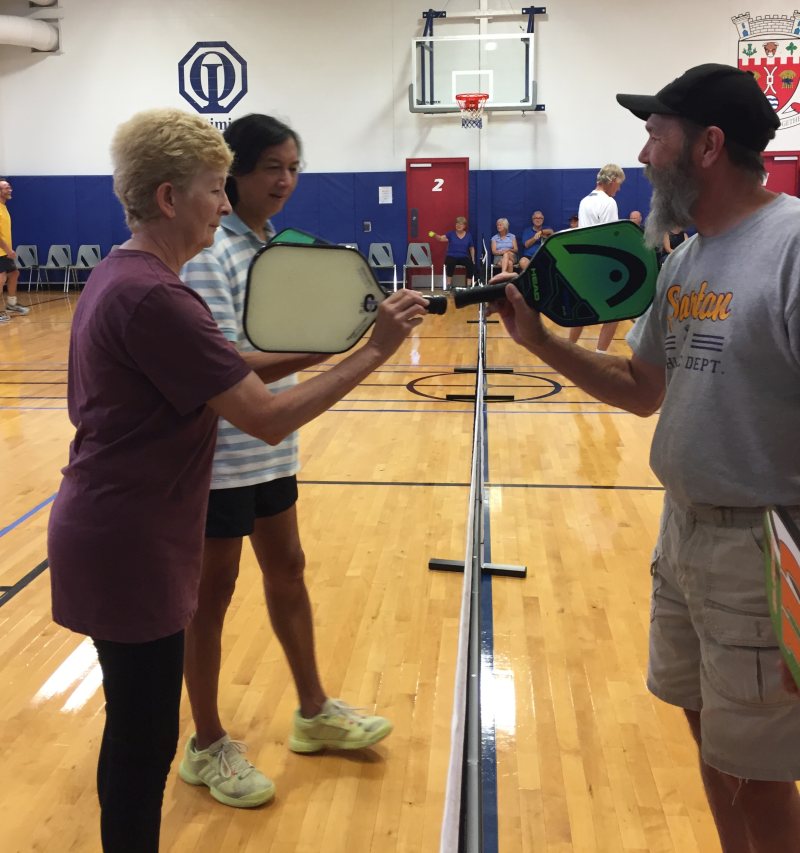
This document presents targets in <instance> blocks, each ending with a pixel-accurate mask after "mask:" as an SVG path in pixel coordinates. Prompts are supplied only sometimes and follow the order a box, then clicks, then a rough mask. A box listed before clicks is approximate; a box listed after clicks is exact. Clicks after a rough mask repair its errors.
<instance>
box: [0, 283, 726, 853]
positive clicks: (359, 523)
mask: <svg viewBox="0 0 800 853" xmlns="http://www.w3.org/2000/svg"><path fill="white" fill-rule="evenodd" d="M77 298H79V297H76V296H75V295H74V294H70V295H69V296H67V297H64V296H62V295H61V294H55V293H42V294H41V295H39V294H33V295H31V296H30V302H31V303H32V306H33V310H32V311H31V313H30V314H29V315H28V316H27V317H18V318H14V319H13V320H12V321H11V322H10V323H9V324H7V325H4V326H2V327H0V398H2V399H0V453H2V460H3V462H2V471H3V476H2V478H1V479H0V586H3V587H8V588H9V590H8V591H6V592H5V598H3V599H2V606H0V721H2V727H1V728H0V732H1V734H0V745H1V746H2V754H3V762H2V770H0V774H2V789H3V794H4V806H5V808H4V816H3V820H2V822H0V850H3V851H5V853H12V851H18V853H30V851H45V850H46V851H59V853H61V851H80V853H84V851H86V852H87V853H89V851H97V850H99V842H98V809H97V805H96V801H95V794H94V774H95V763H96V758H97V750H98V744H99V740H100V735H101V731H102V726H103V700H102V690H101V689H100V681H99V670H98V667H97V664H96V660H95V658H94V655H93V649H92V646H91V644H90V642H89V641H88V640H86V639H85V638H83V637H80V636H76V635H74V634H71V633H70V632H68V631H66V630H64V629H62V628H60V627H58V626H56V625H55V624H53V622H52V621H51V619H50V611H49V578H48V573H47V571H46V569H44V568H43V561H44V560H45V558H46V551H45V533H46V526H47V517H48V512H49V507H50V502H51V500H52V497H53V496H54V494H55V492H56V490H57V488H58V484H59V479H60V474H59V471H60V468H61V466H62V465H63V464H64V463H65V461H66V457H67V447H68V443H69V440H70V438H71V434H72V429H71V426H70V424H69V421H68V418H67V412H66V399H65V397H66V360H67V345H68V334H69V325H70V319H71V313H72V310H73V308H74V306H75V303H76V299H77ZM21 301H22V302H23V303H27V302H28V301H29V297H28V294H25V293H24V292H23V293H22V298H21ZM476 314H477V312H476V311H475V310H472V309H468V310H467V311H464V312H455V311H453V310H452V309H451V312H450V313H449V314H448V315H446V316H445V317H443V318H440V317H430V318H428V319H427V320H426V322H425V323H424V324H423V326H422V327H421V328H420V329H419V331H418V334H416V335H415V336H414V337H413V338H412V339H410V340H409V341H408V342H407V343H406V344H405V345H404V346H403V347H402V348H401V349H400V350H399V352H398V353H397V355H396V357H395V358H394V359H393V360H392V361H391V362H389V363H388V364H387V365H385V366H384V367H383V368H382V369H381V370H379V371H377V372H376V373H375V374H373V375H372V376H371V377H370V378H369V379H368V380H367V381H366V382H364V383H363V384H362V385H361V386H360V387H359V388H357V389H356V390H355V391H353V393H351V394H350V395H349V396H348V397H347V398H346V399H345V400H344V401H342V402H341V403H339V404H338V405H336V406H334V408H333V409H332V410H331V411H330V412H328V413H326V414H325V415H323V416H322V417H320V418H319V419H318V420H317V421H315V422H314V423H312V424H310V425H309V426H307V427H306V428H304V430H303V432H302V441H301V447H302V460H303V469H302V473H301V475H300V481H301V491H300V504H299V511H300V520H301V527H302V534H303V542H304V547H305V550H306V554H307V558H308V569H307V576H308V583H309V588H310V592H311V597H312V600H313V602H314V610H315V620H316V632H317V645H318V656H319V663H320V669H321V672H322V674H323V681H324V683H325V685H326V688H327V690H328V692H329V694H330V695H333V696H341V697H343V698H345V699H346V700H347V701H350V702H351V703H353V704H356V705H363V706H365V707H367V708H369V709H373V708H377V710H378V712H379V713H382V714H385V715H386V716H388V717H390V718H391V719H392V720H393V722H394V724H395V730H394V732H393V734H392V735H391V736H390V737H389V738H388V739H387V740H385V741H384V742H383V743H381V744H379V745H378V746H377V747H376V748H375V749H373V750H368V751H365V752H363V753H356V754H344V755H341V754H336V753H329V754H325V755H319V756H299V755H294V754H292V753H290V752H289V751H288V749H287V748H286V746H285V742H286V737H287V734H288V729H289V724H290V719H291V714H292V711H293V709H294V707H295V695H294V690H293V685H292V682H291V680H290V677H289V672H288V668H287V666H286V663H285V661H284V658H283V656H282V653H281V649H280V647H279V645H278V643H277V641H276V640H275V637H274V636H273V634H272V632H271V629H270V627H269V623H268V621H267V618H266V612H265V608H264V604H263V601H262V592H261V585H260V582H259V577H258V571H257V567H256V564H255V561H254V558H253V556H252V552H251V551H250V550H249V547H248V548H246V551H245V556H244V559H243V565H242V572H241V576H240V580H239V584H238V587H237V591H236V597H235V599H234V603H233V605H232V607H231V611H230V613H229V617H228V621H227V623H226V635H225V642H224V665H223V671H222V679H221V689H220V694H221V703H222V710H223V719H224V720H225V721H227V725H228V728H229V731H230V733H231V735H232V736H233V737H235V738H240V739H242V740H245V741H247V743H248V744H249V747H250V751H249V756H250V758H251V759H252V760H253V761H254V762H255V763H257V765H258V766H259V767H260V768H261V769H262V770H264V771H265V772H266V773H267V774H268V775H270V776H271V777H272V778H273V779H274V780H275V782H276V785H277V788H278V794H277V797H276V799H275V801H274V802H273V803H272V804H270V805H268V806H266V807H264V808H261V809H256V810H253V811H245V810H234V809H230V808H227V807H225V806H222V805H220V804H218V803H216V802H215V801H214V800H213V799H211V797H210V796H209V794H208V792H207V791H206V790H205V789H203V788H192V787H190V786H187V785H185V784H184V783H183V782H181V781H180V780H179V779H178V777H177V774H176V773H175V767H176V765H177V762H176V765H173V772H172V774H171V776H170V779H169V782H168V785H167V791H166V795H165V802H164V819H163V827H162V850H164V851H174V853H188V851H196V853H218V851H220V850H237V851H253V853H254V851H260V853H317V851H323V850H324V851H326V853H334V852H335V851H342V853H344V851H348V853H395V851H407V853H420V851H425V853H434V851H437V850H438V842H439V830H440V823H441V815H442V806H443V796H444V781H445V772H446V765H447V760H448V755H449V731H450V718H451V710H452V683H453V671H454V666H455V658H456V642H457V631H458V616H459V606H460V585H461V578H460V576H459V575H456V574H449V573H435V572H429V571H428V569H427V563H428V559H429V558H431V557H443V558H448V559H461V558H462V557H463V551H464V539H465V535H466V533H465V532H466V514H467V509H468V507H467V504H468V491H469V490H468V481H469V462H470V452H471V443H472V436H471V428H472V411H471V405H470V404H468V403H454V402H447V401H446V400H445V394H446V393H448V392H452V391H469V390H470V389H471V388H472V384H473V378H472V376H470V375H465V374H454V373H453V372H452V371H453V368H454V367H455V366H459V365H460V366H469V365H472V364H474V359H475V352H476V334H477V333H476V329H477V327H476V326H475V325H474V324H471V323H468V320H473V319H474V318H475V316H476ZM627 325H628V324H623V328H622V329H621V330H620V332H619V335H620V337H619V339H618V340H617V341H615V343H614V346H613V349H614V350H615V351H618V352H624V351H625V343H624V340H623V338H622V334H623V333H624V331H625V330H626V328H625V327H627ZM488 328H489V332H488V334H489V340H488V345H487V350H488V359H487V360H488V364H489V365H490V366H513V367H514V368H515V370H516V372H515V374H513V375H504V374H496V375H493V376H492V378H491V382H490V391H492V392H495V393H513V394H514V395H515V397H516V400H515V401H514V402H512V403H491V404H490V409H489V416H488V433H487V434H488V447H489V471H488V480H489V483H490V488H489V496H490V504H491V521H490V528H491V557H492V561H493V562H499V563H511V564H525V565H527V567H528V577H527V578H526V579H525V580H517V579H511V578H499V579H498V578H496V579H494V580H493V581H492V592H491V594H492V603H493V610H492V612H493V622H494V647H493V672H491V674H486V675H485V676H484V686H483V693H484V696H485V700H486V705H485V709H484V713H485V714H490V715H491V714H493V715H494V722H495V728H496V738H497V739H496V743H497V791H498V805H497V813H498V817H497V826H498V828H497V834H498V843H499V850H500V851H502V853H517V851H520V853H528V851H537V853H545V852H546V853H556V851H558V853H567V851H577V852H578V853H590V851H606V852H607V853H612V852H613V853H617V851H627V853H645V851H665V853H666V851H680V853H692V851H698V852H700V851H701V853H712V851H715V850H719V845H718V843H717V840H716V833H715V831H714V828H713V824H712V821H711V818H710V815H709V812H708V809H707V807H706V804H705V799H704V796H703V792H702V788H701V784H700V779H699V774H698V771H697V768H696V758H695V750H694V747H693V745H692V743H691V740H690V737H689V733H688V730H687V729H686V726H685V724H684V722H683V717H682V714H681V712H680V711H679V710H677V709H675V708H671V707H668V706H665V705H663V704H662V703H660V702H658V701H657V700H655V699H654V698H653V697H651V696H650V695H649V693H648V692H647V690H646V688H645V684H644V676H645V668H646V650H647V628H648V621H649V607H648V596H649V580H650V578H649V571H648V567H649V558H650V550H651V548H652V544H653V541H654V538H655V534H656V527H657V522H658V513H659V508H660V502H661V490H660V488H659V486H658V483H657V482H656V480H655V478H654V477H653V475H652V473H651V472H650V470H649V468H648V465H647V457H648V448H649V443H650V439H651V436H652V431H653V427H654V423H655V419H654V418H651V419H650V420H641V419H639V418H636V417H634V416H633V415H629V414H627V413H624V412H620V411H618V410H615V409H613V408H611V407H609V406H606V405H603V404H600V403H597V402H595V401H593V400H592V399H590V398H589V397H588V396H587V395H586V394H584V393H583V392H581V391H580V390H577V389H575V388H573V387H570V386H569V385H565V384H563V383H562V380H561V378H560V377H559V376H556V375H554V374H553V372H552V371H551V370H550V368H548V367H546V366H545V365H542V364H538V363H536V362H535V360H534V359H533V357H532V356H530V355H529V354H528V353H526V352H524V351H522V350H520V349H518V348H516V347H515V346H514V345H513V343H511V342H510V341H509V340H508V339H507V338H506V337H505V334H504V332H503V331H502V329H501V327H500V326H497V325H490V326H489V327H488ZM590 334H591V330H588V331H587V333H586V338H587V341H586V342H587V345H591V346H593V345H594V341H593V340H592V338H591V337H590ZM113 556H114V555H113V554H109V555H108V557H109V560H110V561H113ZM37 570H38V573H37ZM2 594H3V593H2V592H0V595H2ZM182 720H183V727H182V742H181V747H180V748H182V746H183V741H184V740H185V738H186V737H187V736H188V735H189V734H190V732H191V731H192V724H191V718H190V715H189V712H188V703H187V702H186V701H185V699H184V706H183V717H182ZM143 748H146V745H144V744H143Z"/></svg>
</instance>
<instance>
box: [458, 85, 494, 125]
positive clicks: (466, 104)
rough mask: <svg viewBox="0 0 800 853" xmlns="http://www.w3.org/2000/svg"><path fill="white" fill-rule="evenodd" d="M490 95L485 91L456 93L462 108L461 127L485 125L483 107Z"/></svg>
mask: <svg viewBox="0 0 800 853" xmlns="http://www.w3.org/2000/svg"><path fill="white" fill-rule="evenodd" d="M488 99H489V96H488V95H487V94H486V93H485V92H465V93H463V94H461V95H456V101H458V106H459V107H460V108H461V127H475V128H477V129H478V130H480V129H481V128H482V127H483V118H482V116H483V108H484V106H486V101H487V100H488Z"/></svg>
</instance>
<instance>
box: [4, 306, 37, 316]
mask: <svg viewBox="0 0 800 853" xmlns="http://www.w3.org/2000/svg"><path fill="white" fill-rule="evenodd" d="M6 311H10V312H11V313H12V314H30V313H31V309H30V308H26V307H25V306H24V305H19V304H17V305H6Z"/></svg>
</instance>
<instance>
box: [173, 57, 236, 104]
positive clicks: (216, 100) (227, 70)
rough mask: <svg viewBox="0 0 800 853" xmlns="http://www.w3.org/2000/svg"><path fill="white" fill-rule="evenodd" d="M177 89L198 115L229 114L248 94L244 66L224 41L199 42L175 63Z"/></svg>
mask: <svg viewBox="0 0 800 853" xmlns="http://www.w3.org/2000/svg"><path fill="white" fill-rule="evenodd" d="M178 90H179V91H180V93H181V95H182V96H183V97H184V98H186V100H187V101H188V102H189V103H190V104H191V105H192V106H193V107H194V108H195V109H196V110H197V112H199V113H204V114H206V113H217V114H219V113H229V112H230V111H231V110H232V109H233V107H235V106H236V104H238V103H239V101H241V99H242V98H243V97H244V96H245V95H246V94H247V63H246V62H245V61H244V59H242V57H241V56H240V55H239V54H238V53H237V52H236V51H235V50H234V49H233V48H232V47H231V46H230V45H229V44H228V43H227V42H225V41H200V42H197V44H195V45H194V47H193V48H192V49H191V50H190V51H189V52H188V53H187V54H186V55H185V56H184V57H183V59H181V61H180V62H179V63H178Z"/></svg>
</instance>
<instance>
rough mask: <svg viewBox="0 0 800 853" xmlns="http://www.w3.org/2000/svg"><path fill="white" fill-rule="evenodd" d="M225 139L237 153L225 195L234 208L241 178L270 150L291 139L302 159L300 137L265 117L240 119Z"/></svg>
mask: <svg viewBox="0 0 800 853" xmlns="http://www.w3.org/2000/svg"><path fill="white" fill-rule="evenodd" d="M222 135H223V136H224V137H225V141H226V142H227V143H228V146H229V148H230V149H231V151H232V152H233V164H232V165H231V173H230V175H228V180H227V181H226V182H225V192H226V194H227V196H228V199H229V200H230V203H231V205H232V206H233V207H236V205H237V204H238V202H239V191H238V189H237V187H236V177H237V175H247V174H249V173H250V172H252V171H253V170H254V169H255V167H256V163H258V158H259V157H260V156H261V155H262V153H263V152H264V150H265V149H266V148H274V147H275V146H276V145H282V144H283V143H284V142H286V140H287V139H293V140H294V142H295V145H297V152H298V154H300V155H302V144H301V142H300V137H299V136H298V135H297V133H296V132H295V131H294V130H292V129H291V127H289V126H288V125H286V124H284V123H283V122H282V121H279V120H278V119H276V118H273V117H272V116H265V115H262V114H261V113H250V115H246V116H242V118H237V119H236V121H234V122H231V123H230V124H229V125H228V127H227V129H226V130H225V132H224V133H223V134H222Z"/></svg>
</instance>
